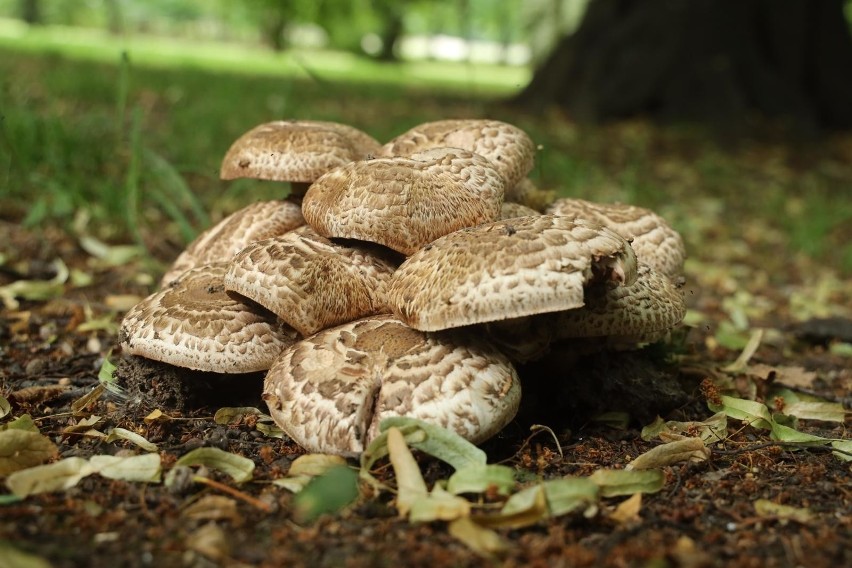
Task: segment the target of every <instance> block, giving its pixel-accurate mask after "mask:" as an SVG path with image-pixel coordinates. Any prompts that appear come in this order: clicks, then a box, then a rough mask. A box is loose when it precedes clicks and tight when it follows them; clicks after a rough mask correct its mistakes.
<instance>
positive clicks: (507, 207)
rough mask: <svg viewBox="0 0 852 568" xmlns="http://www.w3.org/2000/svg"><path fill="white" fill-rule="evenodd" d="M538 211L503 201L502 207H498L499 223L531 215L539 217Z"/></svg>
mask: <svg viewBox="0 0 852 568" xmlns="http://www.w3.org/2000/svg"><path fill="white" fill-rule="evenodd" d="M540 214H541V213H539V212H538V211H536V210H535V209H532V208H530V207H527V206H526V205H521V204H520V203H512V202H509V201H504V202H503V205H501V206H500V221H505V220H506V219H514V218H515V217H529V216H531V215H533V216H535V215H540Z"/></svg>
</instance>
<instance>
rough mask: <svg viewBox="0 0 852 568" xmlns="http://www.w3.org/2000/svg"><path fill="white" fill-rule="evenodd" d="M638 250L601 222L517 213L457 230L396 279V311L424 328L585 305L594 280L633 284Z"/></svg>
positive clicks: (414, 258) (408, 261) (392, 287)
mask: <svg viewBox="0 0 852 568" xmlns="http://www.w3.org/2000/svg"><path fill="white" fill-rule="evenodd" d="M635 279H636V257H635V256H634V253H633V249H631V248H630V245H629V244H628V243H627V241H625V240H624V239H623V238H622V237H620V236H619V235H617V234H616V233H615V232H613V231H611V230H610V229H607V228H605V227H603V226H601V225H598V224H596V223H592V222H587V221H582V220H576V221H575V220H573V219H569V218H567V217H559V216H555V215H538V216H530V217H518V218H515V219H508V220H506V221H497V222H493V223H486V224H483V225H479V226H478V227H472V228H468V229H462V230H460V231H456V232H455V233H450V234H449V235H446V236H444V237H441V238H440V239H437V240H435V241H434V242H432V243H430V244H429V245H427V246H426V247H424V248H423V249H421V250H420V251H418V252H416V253H415V254H413V255H412V256H411V257H409V258H408V259H406V260H405V262H403V263H402V265H401V266H400V267H399V269H397V271H396V272H395V273H394V275H393V277H392V278H391V283H390V287H389V290H388V298H389V301H390V304H391V307H392V309H393V312H394V314H395V315H396V316H397V317H399V318H400V319H401V320H402V321H403V322H405V323H407V324H408V325H410V326H412V327H413V328H415V329H419V330H422V331H437V330H442V329H449V328H454V327H460V326H465V325H470V324H475V323H485V322H493V321H499V320H505V319H511V318H519V317H523V316H529V315H534V314H540V313H547V312H555V311H561V310H569V309H573V308H578V307H580V306H582V305H583V293H584V287H585V286H587V285H590V284H591V283H592V282H595V281H597V282H606V283H608V284H609V285H629V284H631V283H632V282H633V281H634V280H635Z"/></svg>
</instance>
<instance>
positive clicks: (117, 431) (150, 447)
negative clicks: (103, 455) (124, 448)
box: [104, 428, 157, 452]
mask: <svg viewBox="0 0 852 568" xmlns="http://www.w3.org/2000/svg"><path fill="white" fill-rule="evenodd" d="M116 440H127V441H128V442H131V443H133V444H136V445H137V446H139V447H140V448H142V449H143V450H145V451H146V452H156V451H157V444H154V443H152V442H149V441H148V440H146V439H145V438H144V437H143V436H141V435H139V434H137V433H136V432H131V431H130V430H127V429H125V428H113V429H112V430H110V431H109V432H108V433H107V437H106V439H105V440H104V441H105V442H114V441H116Z"/></svg>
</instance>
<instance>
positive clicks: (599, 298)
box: [555, 264, 686, 342]
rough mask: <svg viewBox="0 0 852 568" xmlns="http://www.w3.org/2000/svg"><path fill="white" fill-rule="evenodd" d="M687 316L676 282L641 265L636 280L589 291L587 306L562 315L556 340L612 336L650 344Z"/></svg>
mask: <svg viewBox="0 0 852 568" xmlns="http://www.w3.org/2000/svg"><path fill="white" fill-rule="evenodd" d="M684 315H686V304H685V303H684V299H683V292H682V291H681V289H680V288H679V287H678V286H676V285H675V284H674V283H673V282H672V280H671V279H670V278H669V277H667V276H665V275H664V274H661V273H659V272H657V271H656V270H654V269H653V268H651V267H650V266H648V265H645V264H639V268H638V270H637V278H636V281H635V282H634V283H633V284H631V285H630V286H620V287H618V288H601V287H597V288H589V289H587V290H586V303H585V305H584V306H583V307H581V308H578V309H576V310H569V311H565V312H560V313H559V314H558V316H557V320H556V325H555V328H556V338H557V339H569V338H578V337H604V336H606V337H612V338H620V339H629V338H630V339H634V340H635V342H647V341H649V338H652V337H657V338H659V337H661V336H662V335H664V334H665V333H667V332H668V331H669V330H671V329H672V328H673V327H675V326H676V325H677V324H679V323H680V322H681V321H682V320H683V317H684Z"/></svg>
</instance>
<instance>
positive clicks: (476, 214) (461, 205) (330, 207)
mask: <svg viewBox="0 0 852 568" xmlns="http://www.w3.org/2000/svg"><path fill="white" fill-rule="evenodd" d="M502 202H503V180H502V178H501V177H500V175H499V174H498V173H497V171H496V170H495V169H494V168H493V167H492V165H491V163H490V162H489V161H488V160H486V159H485V158H483V157H482V156H479V155H477V154H473V153H471V152H468V151H466V150H459V149H457V148H433V149H431V150H426V151H424V152H420V153H416V154H413V155H412V156H411V157H408V158H402V157H395V158H376V159H373V160H366V161H360V162H353V163H350V164H346V165H345V166H341V167H339V168H337V169H334V170H332V171H330V172H328V173H327V174H325V175H324V176H322V177H321V178H320V179H318V180H317V181H316V182H314V183H313V184H312V185H311V187H310V189H309V190H308V192H307V193H306V194H305V198H304V201H303V202H302V213H303V215H304V216H305V220H306V221H307V222H308V224H309V225H311V227H313V228H314V229H315V230H316V231H317V233H319V234H320V235H322V236H324V237H340V238H348V239H359V240H364V241H370V242H374V243H379V244H382V245H385V246H387V247H390V248H392V249H394V250H396V251H398V252H401V253H403V254H406V255H408V254H411V253H413V252H414V251H416V250H418V249H419V248H421V247H422V246H423V245H425V244H427V243H429V242H431V241H433V240H435V239H437V238H438V237H440V236H442V235H445V234H447V233H450V232H452V231H455V230H458V229H461V228H462V227H470V226H473V225H478V224H480V223H484V222H487V221H493V220H495V219H497V218H498V217H499V215H500V205H501V204H502Z"/></svg>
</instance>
